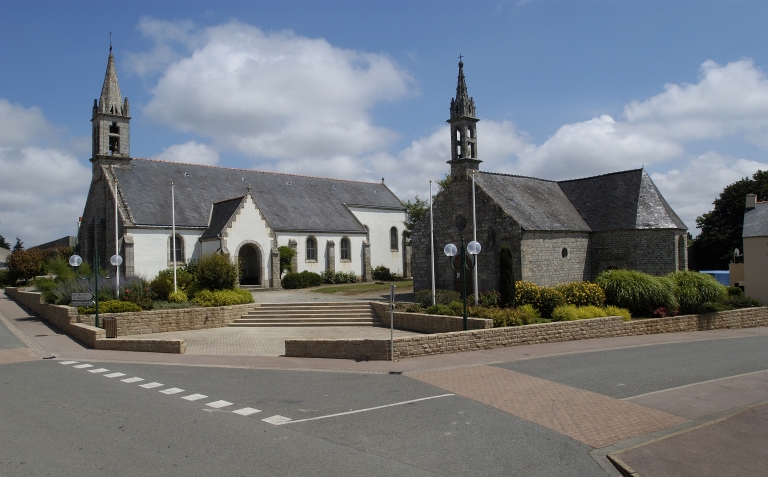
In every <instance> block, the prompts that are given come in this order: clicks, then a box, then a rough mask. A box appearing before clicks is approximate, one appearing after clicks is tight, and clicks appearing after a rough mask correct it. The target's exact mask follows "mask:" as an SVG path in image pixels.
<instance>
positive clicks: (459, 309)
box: [448, 301, 464, 316]
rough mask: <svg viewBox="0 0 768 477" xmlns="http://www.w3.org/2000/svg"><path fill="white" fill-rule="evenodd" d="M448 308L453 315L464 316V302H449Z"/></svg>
mask: <svg viewBox="0 0 768 477" xmlns="http://www.w3.org/2000/svg"><path fill="white" fill-rule="evenodd" d="M448 308H450V309H451V314H453V316H464V302H461V301H452V302H450V303H449V304H448Z"/></svg>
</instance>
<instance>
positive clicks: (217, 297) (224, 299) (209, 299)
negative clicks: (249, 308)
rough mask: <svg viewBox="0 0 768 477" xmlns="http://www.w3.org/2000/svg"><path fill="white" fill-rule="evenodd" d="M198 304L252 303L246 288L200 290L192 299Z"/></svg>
mask: <svg viewBox="0 0 768 477" xmlns="http://www.w3.org/2000/svg"><path fill="white" fill-rule="evenodd" d="M193 301H194V302H195V303H197V304H198V305H200V306H231V305H244V304H246V303H253V295H252V294H251V292H249V291H248V290H243V289H240V288H238V289H231V290H200V291H199V292H197V294H196V295H195V298H194V300H193Z"/></svg>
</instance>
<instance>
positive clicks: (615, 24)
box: [0, 0, 768, 245]
mask: <svg viewBox="0 0 768 477" xmlns="http://www.w3.org/2000/svg"><path fill="white" fill-rule="evenodd" d="M766 19H768V3H767V2H757V1H738V0H731V1H673V0H667V1H663V2H661V1H659V2H656V1H623V0H614V1H579V0H569V1H565V0H561V1H536V0H531V1H509V2H466V1H462V2H452V1H409V2H406V1H402V2H401V1H388V2H385V1H377V2H374V1H369V2H360V1H337V2H299V1H293V2H292V1H281V2H259V1H249V2H235V1H219V2H202V1H186V2H175V1H163V2H157V1H152V2H149V1H133V2H114V3H113V4H110V3H105V2H89V1H78V2H54V1H49V2H39V1H33V0H32V1H25V2H12V1H8V0H0V177H2V180H0V235H3V236H5V237H6V238H7V239H9V240H13V239H15V237H16V236H18V237H21V239H22V240H23V241H24V242H25V243H26V244H27V245H33V244H37V243H42V242H45V241H48V240H51V239H55V238H58V237H61V236H64V235H74V234H75V233H76V223H77V217H78V216H79V215H82V209H83V205H84V203H85V197H86V194H87V189H88V184H89V180H90V164H89V163H88V159H89V157H90V113H91V106H92V104H93V100H94V98H97V97H98V95H99V93H100V89H101V84H102V81H103V78H104V71H105V68H106V60H107V55H108V49H109V32H112V34H113V45H114V55H115V59H116V63H117V72H118V76H119V79H120V87H121V90H122V93H123V95H125V96H127V97H128V98H129V100H130V102H131V113H132V117H133V119H132V120H131V155H132V156H134V157H144V158H160V159H164V160H175V161H182V162H196V163H205V164H211V165H219V166H224V167H243V168H255V169H262V170H277V171H284V172H292V173H300V174H309V175H320V176H332V177H341V178H347V179H355V180H380V179H381V177H385V178H386V183H387V184H388V185H389V186H390V187H391V188H392V189H393V190H394V191H395V192H396V193H397V194H398V195H399V197H400V198H401V199H403V200H407V199H412V198H413V196H414V195H415V194H420V195H421V196H422V197H425V196H426V195H427V194H428V180H429V179H433V180H436V179H440V178H441V177H442V176H443V175H444V174H445V172H447V171H448V166H447V164H445V160H447V158H448V157H447V156H448V144H449V136H448V132H447V129H446V126H445V120H446V119H447V118H448V105H449V102H450V99H451V97H452V96H453V94H454V92H455V87H456V73H457V66H456V63H457V61H458V58H457V57H458V55H459V54H462V55H464V62H465V73H466V76H467V84H468V87H469V93H470V95H472V96H473V97H474V99H475V103H476V105H477V114H478V116H479V117H480V118H481V122H480V123H479V126H478V141H479V144H478V153H479V157H480V159H482V160H483V161H484V162H483V164H482V165H481V169H483V170H490V171H496V172H505V173H515V174H524V175H532V176H535V177H541V178H546V179H565V178H576V177H583V176H588V175H594V174H602V173H608V172H613V171H618V170H626V169H633V168H637V167H641V166H645V167H646V169H647V170H648V171H649V173H651V175H652V177H653V179H654V181H655V182H656V184H657V186H658V187H659V188H660V189H661V191H662V193H664V195H665V197H667V199H668V200H669V202H670V203H671V204H672V206H673V207H674V208H675V210H676V211H677V212H678V214H679V215H680V216H681V218H682V219H683V220H684V221H685V222H686V224H687V225H688V227H689V229H691V232H692V233H694V234H696V233H697V232H698V231H697V230H696V229H695V218H696V216H698V215H701V214H702V213H704V212H706V211H708V210H710V209H711V203H712V201H713V200H714V199H715V197H716V196H717V193H718V192H719V191H720V190H722V188H723V187H724V186H725V185H727V184H729V183H731V182H733V181H735V180H738V179H739V178H741V177H744V176H746V175H749V174H751V173H753V172H754V171H755V170H757V169H758V168H763V169H765V168H768V161H767V160H766V159H765V153H766V149H767V148H768V136H766V133H767V132H768V78H766V74H765V72H766V71H768V53H767V52H766V50H765V45H766V44H768V41H766V40H768V31H767V30H766V28H765V20H766Z"/></svg>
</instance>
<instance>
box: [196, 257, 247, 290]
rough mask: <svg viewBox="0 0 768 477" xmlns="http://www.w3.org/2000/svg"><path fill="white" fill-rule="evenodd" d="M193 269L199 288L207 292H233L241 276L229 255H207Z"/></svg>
mask: <svg viewBox="0 0 768 477" xmlns="http://www.w3.org/2000/svg"><path fill="white" fill-rule="evenodd" d="M192 268H193V270H194V276H195V281H196V282H197V286H199V287H200V288H201V289H205V290H232V289H234V288H235V286H236V285H237V277H238V276H239V275H240V271H239V269H238V266H237V264H235V263H233V262H232V260H230V258H229V255H224V254H222V253H212V254H210V255H206V256H204V257H202V258H200V259H199V260H197V262H196V263H195V265H194V266H193V267H192Z"/></svg>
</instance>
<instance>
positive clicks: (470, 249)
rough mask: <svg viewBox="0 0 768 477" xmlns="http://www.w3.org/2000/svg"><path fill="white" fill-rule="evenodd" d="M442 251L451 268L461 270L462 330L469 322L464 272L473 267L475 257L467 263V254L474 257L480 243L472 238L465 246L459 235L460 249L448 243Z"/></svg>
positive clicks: (466, 328) (466, 327) (462, 237)
mask: <svg viewBox="0 0 768 477" xmlns="http://www.w3.org/2000/svg"><path fill="white" fill-rule="evenodd" d="M443 252H445V254H446V255H447V256H448V262H450V264H451V268H453V269H454V270H456V271H459V270H461V281H462V282H463V283H462V285H463V287H464V294H463V298H464V331H466V330H468V329H469V322H468V321H467V274H466V272H467V271H469V270H472V269H473V268H475V262H476V261H477V260H476V259H473V260H472V264H471V265H469V266H468V265H467V254H469V255H471V256H472V257H475V256H476V255H477V254H478V253H480V244H479V243H477V242H475V241H474V240H473V241H471V242H469V243H468V244H467V246H466V247H464V236H463V235H462V236H461V250H459V249H457V248H456V246H455V245H454V244H452V243H449V244H448V245H446V246H445V248H444V249H443ZM457 253H460V254H461V265H460V266H459V267H458V268H457V267H456V265H454V264H453V257H455V256H456V254H457Z"/></svg>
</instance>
